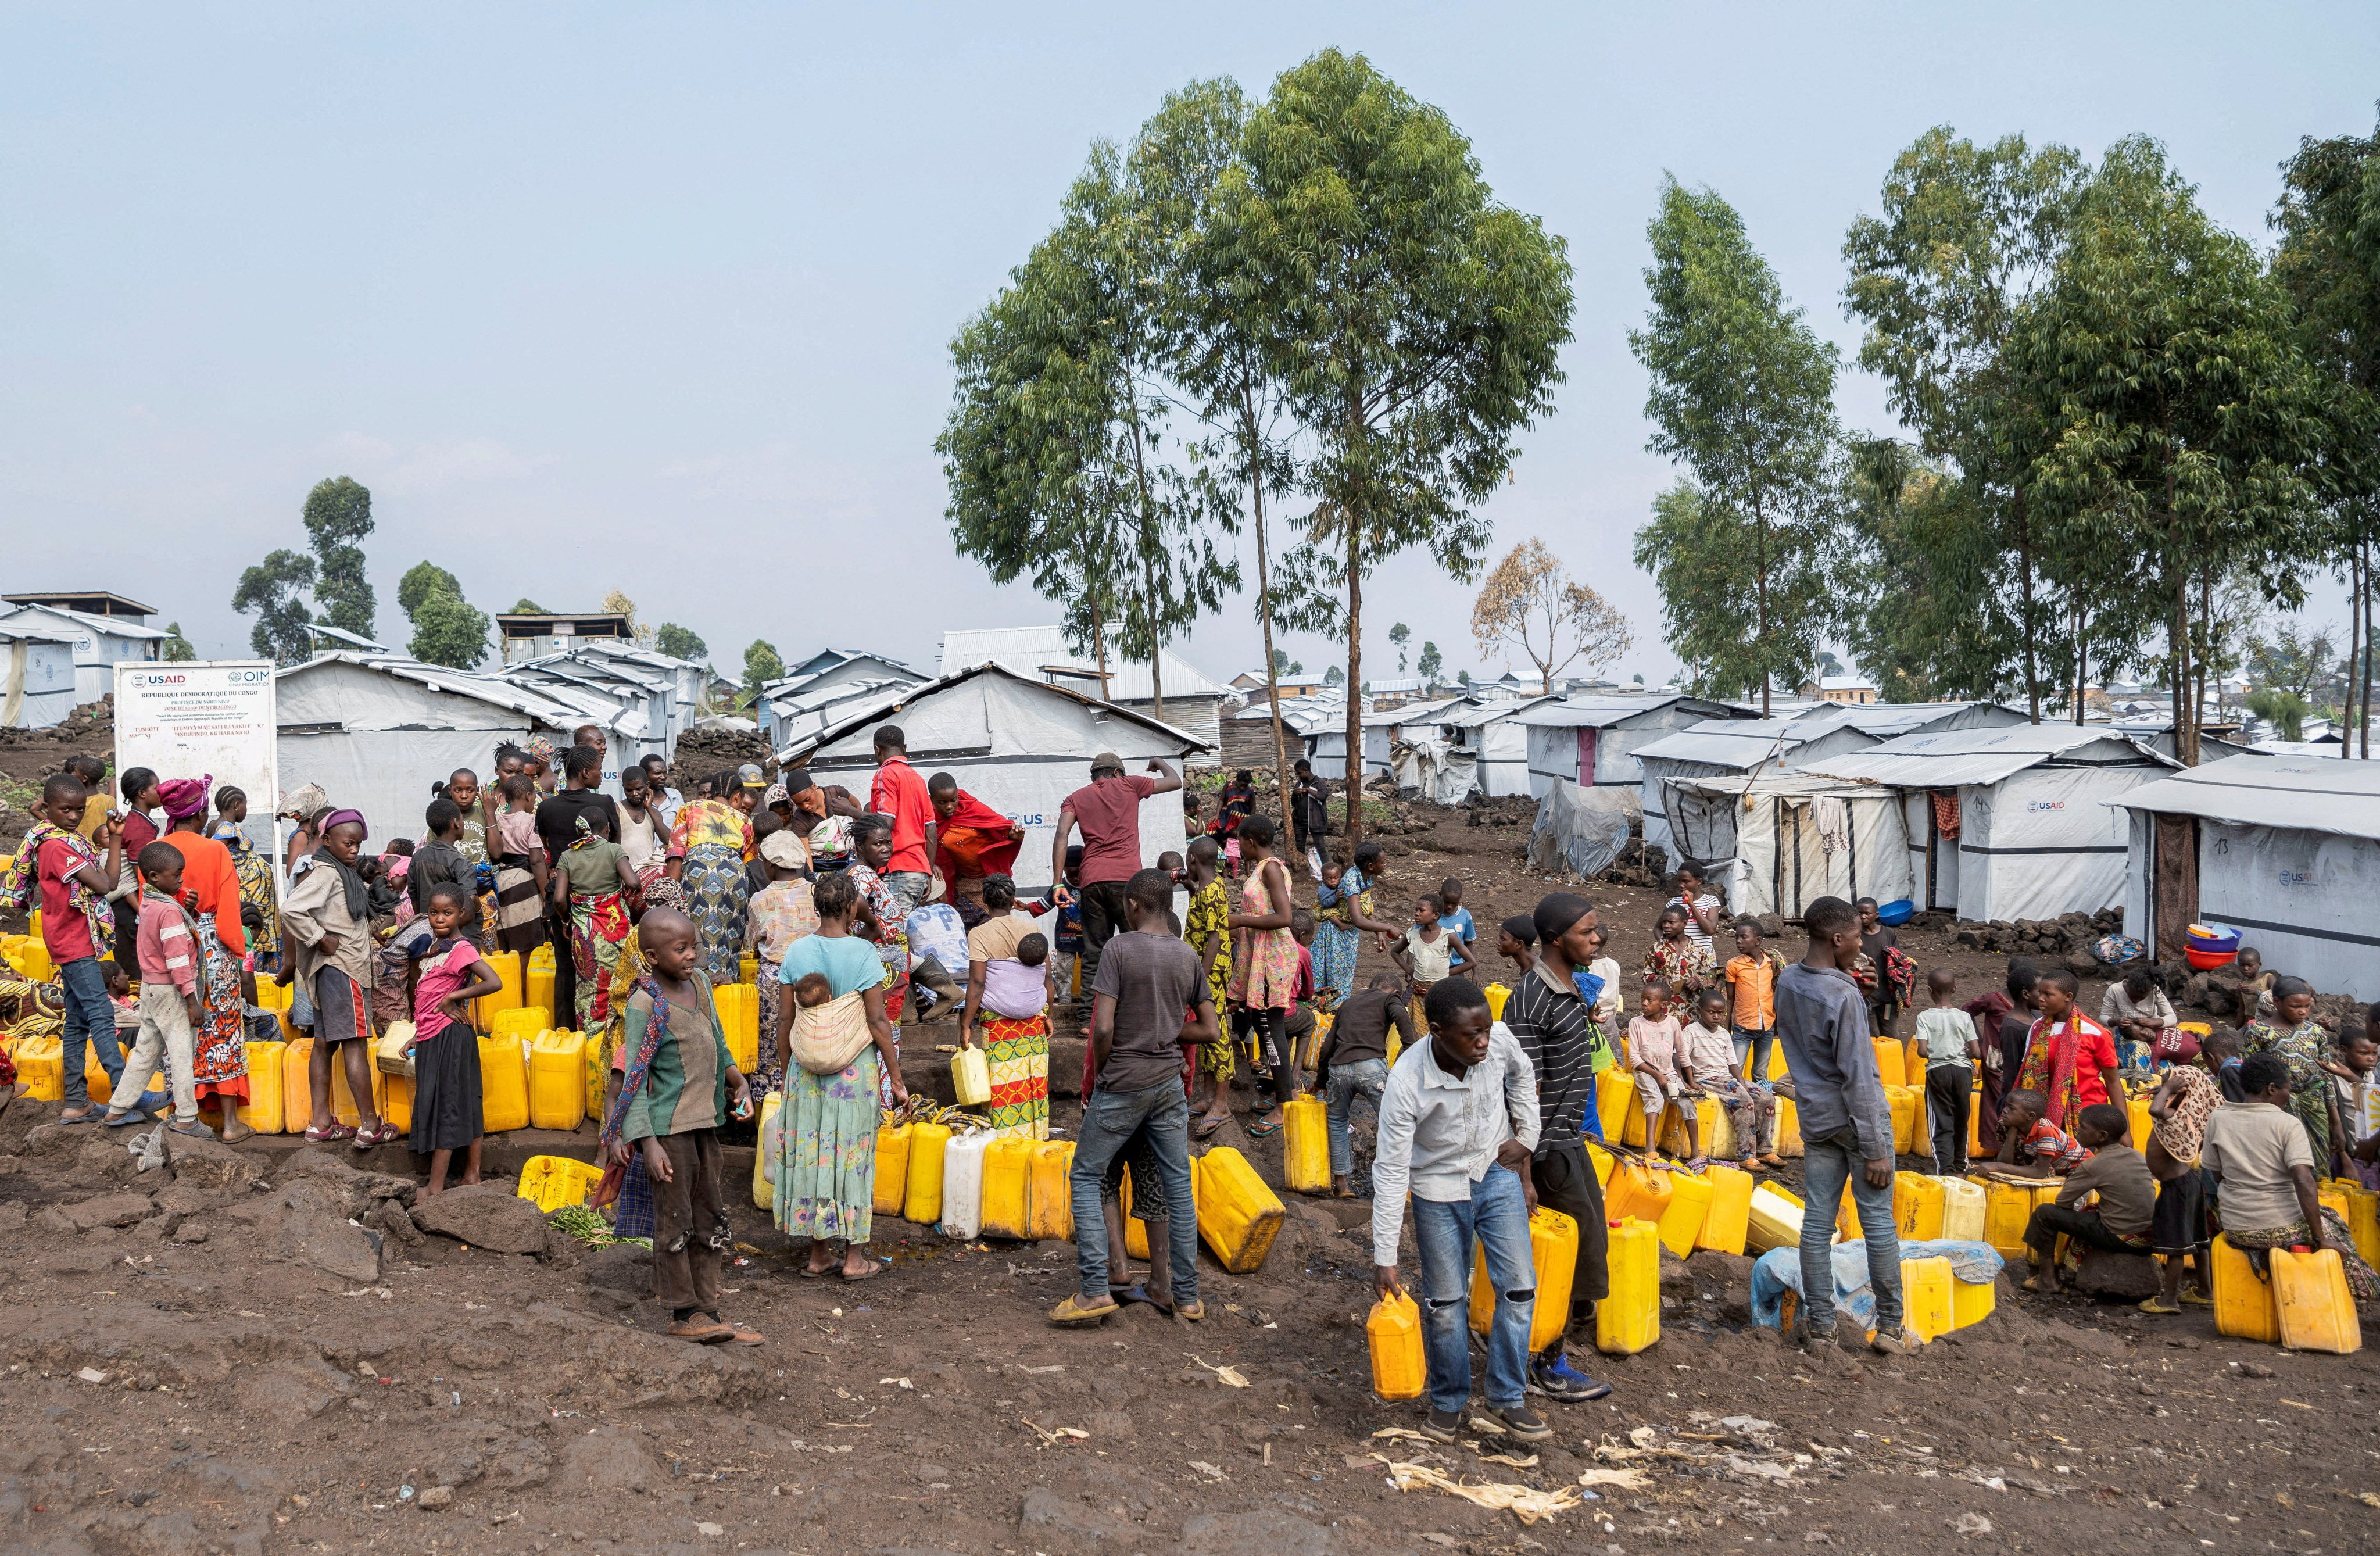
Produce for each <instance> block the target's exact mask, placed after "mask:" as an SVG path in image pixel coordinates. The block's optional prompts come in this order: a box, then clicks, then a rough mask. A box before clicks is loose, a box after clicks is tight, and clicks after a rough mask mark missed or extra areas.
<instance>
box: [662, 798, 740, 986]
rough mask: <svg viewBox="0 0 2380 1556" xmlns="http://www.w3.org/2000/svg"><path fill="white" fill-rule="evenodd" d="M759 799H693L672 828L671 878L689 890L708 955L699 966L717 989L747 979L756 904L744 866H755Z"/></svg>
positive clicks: (704, 952)
mask: <svg viewBox="0 0 2380 1556" xmlns="http://www.w3.org/2000/svg"><path fill="white" fill-rule="evenodd" d="M759 797H760V796H759V792H758V791H757V790H748V791H747V790H745V789H740V788H732V789H730V790H729V791H728V792H727V797H726V798H724V799H707V798H705V799H690V800H687V801H686V803H685V804H684V805H682V806H680V807H678V812H677V820H676V821H674V822H672V823H671V824H670V840H669V856H670V857H669V862H668V864H667V866H666V867H665V869H666V873H667V874H668V875H669V876H670V878H671V879H673V880H674V881H677V882H678V883H679V884H680V885H682V886H683V887H685V889H686V914H687V916H688V917H689V918H692V919H693V920H694V932H695V939H696V942H697V943H698V945H699V946H700V948H701V951H702V960H701V961H700V962H699V963H698V964H696V965H697V966H700V967H701V968H702V970H703V971H704V972H706V973H708V974H709V975H710V981H711V982H712V983H713V984H725V983H735V982H737V981H739V980H740V979H742V978H743V958H744V915H745V910H746V909H747V907H749V906H751V901H752V883H751V881H750V879H749V878H748V877H747V875H746V874H745V870H744V867H745V866H746V865H747V864H749V863H751V861H752V850H753V845H754V843H755V839H754V838H753V835H752V807H753V805H754V803H755V802H756V801H757V800H759Z"/></svg>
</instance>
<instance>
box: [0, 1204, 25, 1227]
mask: <svg viewBox="0 0 2380 1556" xmlns="http://www.w3.org/2000/svg"><path fill="white" fill-rule="evenodd" d="M23 1230H25V1202H24V1201H23V1200H21V1199H6V1200H0V1232H22V1231H23Z"/></svg>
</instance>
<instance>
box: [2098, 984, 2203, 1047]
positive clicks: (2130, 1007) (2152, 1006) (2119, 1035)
mask: <svg viewBox="0 0 2380 1556" xmlns="http://www.w3.org/2000/svg"><path fill="white" fill-rule="evenodd" d="M2179 1019H2180V1018H2179V1017H2177V1016H2176V1015H2174V1011H2173V1002H2172V1001H2171V1000H2168V999H2167V998H2166V994H2165V991H2164V990H2163V989H2161V988H2159V987H2158V986H2157V980H2156V975H2155V974H2154V973H2152V972H2150V971H2149V969H2148V968H2146V967H2134V968H2133V969H2132V970H2131V971H2130V972H2128V973H2126V974H2125V975H2124V978H2123V981H2122V982H2120V983H2110V984H2109V985H2107V993H2106V994H2104V995H2102V996H2100V999H2099V1025H2100V1026H2102V1027H2106V1028H2107V1030H2109V1031H2110V1032H2113V1033H2114V1034H2115V1035H2116V1040H2117V1041H2118V1042H2119V1043H2127V1044H2130V1043H2139V1044H2141V1045H2142V1048H2143V1053H2141V1054H2139V1055H2137V1056H2136V1057H2138V1058H2139V1059H2140V1063H2139V1064H2137V1065H2132V1066H2128V1067H2129V1068H2136V1069H2143V1070H2145V1069H2147V1068H2148V1067H2149V1065H2150V1064H2151V1063H2152V1062H2153V1061H2152V1056H2154V1055H2157V1054H2164V1055H2166V1056H2168V1057H2171V1056H2173V1055H2176V1054H2178V1053H2180V1052H2181V1044H2180V1041H2179V1040H2178V1039H2181V1038H2182V1037H2184V1036H2185V1035H2186V1034H2184V1033H2183V1032H2182V1031H2181V1030H2180V1027H2179V1025H2178V1023H2179ZM2196 1048H2197V1045H2196V1043H2195V1042H2194V1041H2193V1042H2192V1044H2191V1050H2192V1052H2196Z"/></svg>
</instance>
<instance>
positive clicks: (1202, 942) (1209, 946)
mask: <svg viewBox="0 0 2380 1556" xmlns="http://www.w3.org/2000/svg"><path fill="white" fill-rule="evenodd" d="M1221 860H1222V850H1221V849H1220V847H1218V846H1217V845H1216V843H1215V840H1214V839H1213V838H1211V837H1202V838H1199V839H1198V840H1197V841H1196V842H1195V843H1193V844H1191V845H1190V858H1189V864H1188V874H1189V879H1188V880H1187V881H1184V884H1185V885H1187V886H1188V887H1189V888H1190V911H1189V914H1188V916H1187V920H1186V922H1185V924H1184V930H1185V934H1186V936H1187V938H1188V940H1189V942H1190V949H1191V950H1192V951H1194V952H1196V954H1197V956H1198V965H1199V966H1202V967H1204V968H1206V969H1207V987H1208V992H1210V993H1211V994H1213V995H1214V997H1215V1008H1216V1009H1217V1010H1219V1011H1220V1010H1221V1009H1223V1008H1224V1000H1225V998H1226V996H1227V993H1228V991H1229V990H1230V988H1231V983H1232V936H1231V931H1230V930H1227V929H1226V928H1224V926H1225V925H1227V924H1228V923H1230V922H1231V918H1232V899H1231V896H1230V894H1229V893H1228V892H1227V891H1226V890H1225V888H1224V886H1223V877H1222V869H1221ZM1220 1037H1221V1040H1220V1041H1219V1042H1211V1043H1208V1044H1207V1045H1206V1046H1205V1047H1204V1048H1201V1049H1200V1050H1199V1051H1198V1062H1197V1063H1198V1076H1197V1083H1196V1084H1197V1087H1198V1088H1199V1090H1198V1091H1197V1092H1196V1093H1194V1094H1193V1096H1192V1097H1191V1100H1190V1108H1191V1112H1193V1113H1194V1114H1195V1115H1196V1116H1195V1117H1193V1118H1192V1119H1191V1121H1190V1133H1191V1134H1192V1135H1194V1136H1196V1137H1197V1138H1199V1139H1202V1140H1203V1139H1206V1138H1207V1137H1209V1136H1211V1135H1213V1134H1214V1133H1215V1131H1216V1130H1218V1129H1220V1128H1221V1127H1222V1126H1223V1125H1224V1124H1226V1123H1228V1122H1229V1121H1230V1119H1231V1116H1232V1071H1233V1069H1234V1068H1236V1067H1237V1065H1236V1062H1235V1061H1234V1060H1233V1057H1232V1040H1231V1037H1230V1035H1229V1034H1228V1033H1223V1034H1220Z"/></svg>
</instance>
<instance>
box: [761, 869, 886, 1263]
mask: <svg viewBox="0 0 2380 1556" xmlns="http://www.w3.org/2000/svg"><path fill="white" fill-rule="evenodd" d="M889 833H890V829H887V836H888V842H889ZM853 873H854V872H852V871H846V872H845V873H844V874H841V875H829V876H824V877H821V878H820V881H819V882H818V885H817V887H816V888H815V889H814V895H815V897H816V899H817V904H818V916H819V927H818V932H817V933H815V934H808V935H804V936H802V937H801V938H800V939H799V940H796V941H795V942H794V943H793V945H792V946H791V947H790V948H789V949H788V950H787V951H786V952H785V956H784V960H783V962H782V963H781V964H779V966H778V968H777V981H778V984H779V991H778V1001H779V1003H778V1009H777V1020H778V1029H779V1030H780V1031H783V1032H788V1033H790V1032H792V1031H793V1030H794V1029H795V1023H796V1022H797V1021H806V1022H809V1023H812V1024H813V1028H812V1029H813V1030H822V1029H823V1028H824V1027H825V1026H826V1024H828V1023H832V1022H844V1021H847V1020H848V1019H849V1016H850V1015H851V1014H852V1012H851V1009H850V1007H848V1006H844V1001H846V1000H853V1001H856V1002H857V1004H858V1009H859V1010H860V1011H861V1012H864V1013H865V1019H866V1021H867V1024H868V1037H869V1039H870V1040H869V1041H868V1044H867V1045H866V1046H864V1047H862V1048H861V1049H860V1050H859V1052H857V1053H856V1055H854V1056H853V1058H852V1060H851V1062H850V1063H849V1064H846V1065H844V1067H843V1069H841V1070H840V1071H837V1072H835V1073H834V1074H832V1075H814V1074H812V1073H811V1072H810V1071H809V1070H807V1069H805V1068H804V1067H803V1066H802V1065H800V1064H788V1065H786V1066H785V1100H784V1103H783V1112H780V1113H779V1115H778V1116H779V1118H780V1119H782V1120H783V1139H782V1143H781V1144H780V1146H779V1147H778V1153H777V1193H776V1217H777V1225H778V1227H779V1229H781V1230H782V1231H783V1232H784V1233H785V1234H787V1235H788V1236H792V1237H796V1238H800V1237H807V1238H808V1239H809V1240H810V1250H809V1261H808V1263H807V1265H805V1266H804V1267H803V1270H802V1274H803V1276H804V1277H805V1278H807V1279H810V1280H816V1279H818V1278H819V1277H820V1276H821V1275H825V1274H827V1273H829V1272H830V1271H832V1270H833V1269H834V1268H835V1265H836V1259H835V1257H834V1249H833V1246H832V1244H833V1242H834V1240H835V1239H837V1238H841V1239H842V1240H843V1244H844V1254H843V1258H842V1261H841V1262H842V1266H843V1278H844V1280H846V1281H866V1280H872V1279H873V1278H875V1277H876V1276H878V1275H880V1274H882V1273H883V1272H884V1266H882V1265H880V1264H879V1263H877V1262H876V1260H875V1259H874V1258H870V1257H869V1255H868V1234H869V1232H870V1230H871V1227H872V1220H871V1218H872V1215H873V1211H874V1209H875V1202H876V1127H877V1123H878V1118H879V1103H880V1100H881V1099H882V1098H883V1097H884V1096H886V1095H888V1094H889V1095H890V1097H891V1099H892V1104H893V1105H894V1106H896V1107H897V1106H900V1105H902V1104H904V1103H905V1102H907V1101H908V1100H909V1092H908V1088H906V1087H905V1086H903V1085H902V1084H901V1049H900V1045H899V1043H898V1042H897V1041H896V1040H895V1039H894V1038H893V1034H892V1017H891V1015H890V1014H889V1013H888V1012H887V1011H886V1010H885V1008H884V984H885V981H886V974H885V964H884V962H883V961H882V960H881V958H880V957H879V956H878V955H877V954H876V948H875V947H873V946H871V945H869V944H868V942H866V941H864V940H861V939H860V938H859V937H858V936H856V935H855V934H854V933H852V927H853V921H854V918H855V917H856V914H857V912H858V910H859V889H858V886H857V885H856V883H855V882H854V881H852V879H851V876H852V874H853ZM813 974H816V975H820V976H822V977H824V978H825V979H826V982H827V992H828V994H829V996H830V997H829V999H828V1000H827V1001H826V1003H823V1004H820V1005H813V1006H808V1007H803V1006H799V1005H796V1004H795V1001H794V988H793V986H794V985H795V983H798V982H800V981H801V980H802V979H806V978H808V977H810V976H812V975H813ZM839 1007H840V1008H839Z"/></svg>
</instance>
